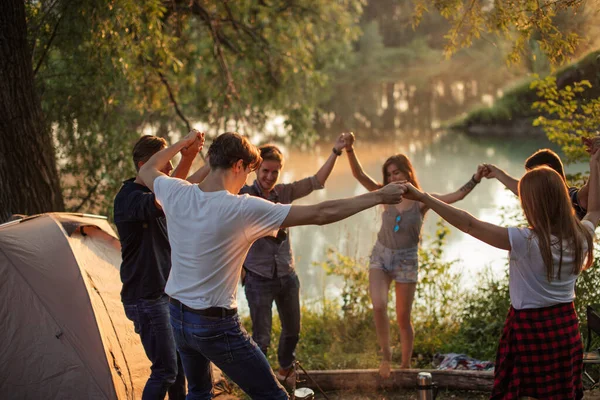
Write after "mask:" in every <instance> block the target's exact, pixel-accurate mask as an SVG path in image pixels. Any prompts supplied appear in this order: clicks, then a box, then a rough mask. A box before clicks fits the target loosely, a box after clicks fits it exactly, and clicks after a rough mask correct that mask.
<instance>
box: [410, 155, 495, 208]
mask: <svg viewBox="0 0 600 400" xmlns="http://www.w3.org/2000/svg"><path fill="white" fill-rule="evenodd" d="M484 171H485V167H484V166H483V164H481V165H478V166H477V171H476V172H475V173H474V174H473V176H471V179H469V181H468V182H467V183H465V184H464V185H462V186H461V188H460V189H458V190H457V191H456V192H452V193H448V194H436V193H431V195H432V196H433V197H435V198H436V199H438V200H441V201H443V202H444V203H448V204H452V203H455V202H457V201H459V200H462V199H464V198H465V197H466V196H467V195H468V194H469V193H471V191H472V190H473V189H474V188H475V186H477V185H478V184H479V183H480V182H481V178H483V173H484ZM425 207H426V206H425V205H423V207H421V209H423V208H425Z"/></svg>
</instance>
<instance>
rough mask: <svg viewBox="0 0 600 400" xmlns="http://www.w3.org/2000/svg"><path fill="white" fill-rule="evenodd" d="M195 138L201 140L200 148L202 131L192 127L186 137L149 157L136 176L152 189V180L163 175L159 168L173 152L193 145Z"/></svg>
mask: <svg viewBox="0 0 600 400" xmlns="http://www.w3.org/2000/svg"><path fill="white" fill-rule="evenodd" d="M196 140H199V141H201V145H200V148H202V146H203V145H204V133H202V132H198V131H197V130H195V129H192V131H191V132H190V133H188V134H187V136H186V137H184V138H183V139H181V140H180V141H178V142H177V143H175V144H173V145H171V146H169V147H167V148H166V149H163V150H161V151H159V152H158V153H156V154H154V155H153V156H152V157H150V159H149V160H148V161H146V162H145V163H144V165H142V167H141V168H140V171H139V173H138V176H139V177H140V179H141V180H142V181H143V182H144V184H145V185H146V186H147V187H148V188H150V190H152V191H154V180H155V179H156V178H158V177H159V176H161V175H164V174H163V173H162V172H160V168H162V166H163V165H165V164H166V163H167V162H169V160H171V158H173V157H175V154H177V153H178V152H179V151H181V150H182V149H183V148H184V147H187V146H191V145H193V143H194V142H195V141H196Z"/></svg>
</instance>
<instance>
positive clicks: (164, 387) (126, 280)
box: [114, 135, 202, 400]
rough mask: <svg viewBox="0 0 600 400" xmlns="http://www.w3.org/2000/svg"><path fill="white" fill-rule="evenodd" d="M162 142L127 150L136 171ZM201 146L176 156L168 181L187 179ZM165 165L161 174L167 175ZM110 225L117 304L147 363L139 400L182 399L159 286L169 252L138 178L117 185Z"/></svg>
mask: <svg viewBox="0 0 600 400" xmlns="http://www.w3.org/2000/svg"><path fill="white" fill-rule="evenodd" d="M166 146H167V142H166V141H165V140H164V139H163V138H159V137H156V136H150V135H146V136H142V137H141V138H140V139H139V140H138V141H137V143H136V144H135V146H134V148H133V162H134V164H135V167H136V169H137V170H138V171H139V169H140V167H141V166H142V165H143V164H144V163H145V162H146V161H148V160H149V159H150V157H151V156H152V155H153V154H155V153H157V152H159V151H160V150H162V149H164V148H165V147H166ZM201 146H202V143H199V141H197V142H196V143H195V144H194V145H193V146H189V147H188V148H187V149H184V150H182V151H181V161H180V163H179V165H178V166H177V169H176V170H175V171H174V172H173V176H174V177H178V178H183V179H185V177H186V176H187V173H188V172H189V169H190V166H191V164H192V161H193V160H194V158H195V157H196V155H197V154H198V152H199V150H200V148H201ZM172 170H173V166H172V164H171V162H169V163H167V164H166V165H165V166H164V167H163V169H162V170H161V172H163V173H165V174H167V175H169V174H170V173H171V171H172ZM114 219H115V225H116V226H117V230H118V232H119V237H120V240H121V255H122V259H123V262H122V263H121V270H120V273H121V281H122V282H123V288H122V290H121V301H122V302H123V306H124V308H125V314H126V315H127V318H129V319H130V320H131V321H133V324H134V327H135V332H136V333H137V334H139V335H140V338H141V341H142V345H143V346H144V350H145V352H146V355H147V356H148V358H149V359H150V362H151V363H152V367H151V371H152V372H151V374H150V377H149V378H148V381H147V382H146V385H145V387H144V391H143V394H142V400H147V399H148V400H150V399H152V400H153V399H161V400H162V399H164V398H165V395H166V394H167V392H168V393H169V399H171V400H175V399H177V400H179V399H181V400H183V399H185V394H186V390H185V376H184V373H183V367H182V365H181V361H180V359H179V355H178V354H177V349H176V346H175V339H174V337H173V332H172V329H171V325H170V321H169V301H168V297H167V295H166V294H165V291H164V290H165V285H166V283H167V278H168V277H169V272H170V270H171V247H170V245H169V239H168V237H167V226H166V219H165V214H164V213H163V211H162V209H161V208H160V206H159V205H158V204H157V203H156V200H155V196H154V193H152V191H151V190H150V189H149V188H148V187H146V186H145V185H144V183H143V182H142V181H141V180H140V179H139V177H137V176H136V177H135V178H131V179H128V180H126V181H125V182H123V186H122V187H121V190H120V191H119V193H118V194H117V196H116V197H115V202H114Z"/></svg>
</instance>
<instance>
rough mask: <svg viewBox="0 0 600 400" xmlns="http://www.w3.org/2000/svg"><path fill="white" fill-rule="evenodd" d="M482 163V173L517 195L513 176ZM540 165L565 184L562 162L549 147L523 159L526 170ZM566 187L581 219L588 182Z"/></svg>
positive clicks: (491, 165)
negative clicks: (553, 172)
mask: <svg viewBox="0 0 600 400" xmlns="http://www.w3.org/2000/svg"><path fill="white" fill-rule="evenodd" d="M586 146H587V144H586ZM588 147H589V146H588ZM588 151H591V149H588ZM484 165H485V167H486V169H487V173H486V174H484V176H485V177H486V178H488V179H489V178H496V179H498V180H499V181H500V182H501V183H502V184H503V185H504V186H506V187H507V188H508V189H509V190H510V191H511V192H513V193H514V194H515V195H517V196H518V195H519V189H518V187H519V180H518V179H515V178H513V177H512V176H510V175H508V174H507V173H506V172H505V171H503V170H502V169H500V168H498V167H497V166H495V165H493V164H484ZM541 165H545V166H548V167H550V168H552V169H553V170H555V171H556V172H558V174H559V175H560V176H561V177H562V178H563V180H564V181H565V184H567V177H566V176H565V169H564V167H563V163H562V161H561V159H560V157H559V156H558V154H556V153H555V152H554V151H552V150H550V149H541V150H538V151H536V152H535V153H533V154H532V155H531V156H529V158H527V160H525V169H526V170H531V169H533V168H535V167H539V166H541ZM567 187H568V190H569V197H570V199H571V204H572V205H573V210H575V213H576V214H577V217H578V218H579V219H582V218H583V217H584V216H585V214H586V212H587V198H588V184H587V183H586V184H585V185H583V186H582V187H581V188H576V187H570V186H568V184H567Z"/></svg>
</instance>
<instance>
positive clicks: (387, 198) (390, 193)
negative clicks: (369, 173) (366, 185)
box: [378, 182, 406, 204]
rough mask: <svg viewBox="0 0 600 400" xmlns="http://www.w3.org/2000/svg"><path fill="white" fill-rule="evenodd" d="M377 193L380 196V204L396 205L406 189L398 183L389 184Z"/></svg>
mask: <svg viewBox="0 0 600 400" xmlns="http://www.w3.org/2000/svg"><path fill="white" fill-rule="evenodd" d="M378 192H379V194H380V195H381V204H398V203H400V202H401V201H402V196H403V195H404V193H405V192H406V188H405V187H404V184H402V183H400V182H391V183H388V184H387V185H385V186H384V187H382V188H381V189H379V190H378Z"/></svg>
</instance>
